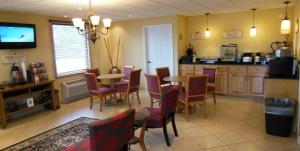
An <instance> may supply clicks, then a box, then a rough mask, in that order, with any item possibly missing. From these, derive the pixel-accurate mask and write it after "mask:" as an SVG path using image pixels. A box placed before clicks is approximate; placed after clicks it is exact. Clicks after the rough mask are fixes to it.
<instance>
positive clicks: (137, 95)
mask: <svg viewBox="0 0 300 151" xmlns="http://www.w3.org/2000/svg"><path fill="white" fill-rule="evenodd" d="M136 97H137V99H138V101H139V104H141V100H140V92H139V91H136Z"/></svg>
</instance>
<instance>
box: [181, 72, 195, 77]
mask: <svg viewBox="0 0 300 151" xmlns="http://www.w3.org/2000/svg"><path fill="white" fill-rule="evenodd" d="M180 75H181V76H192V75H195V73H194V71H180Z"/></svg>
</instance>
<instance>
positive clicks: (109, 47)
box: [103, 37, 121, 73]
mask: <svg viewBox="0 0 300 151" xmlns="http://www.w3.org/2000/svg"><path fill="white" fill-rule="evenodd" d="M103 40H104V44H105V48H106V52H107V54H108V58H109V62H110V65H111V69H110V70H109V73H121V70H120V69H119V68H118V61H119V52H120V42H121V40H120V37H119V40H118V47H117V57H116V64H115V65H114V64H113V58H112V55H111V52H112V50H113V47H112V42H111V40H110V39H109V38H103Z"/></svg>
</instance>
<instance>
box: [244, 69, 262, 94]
mask: <svg viewBox="0 0 300 151" xmlns="http://www.w3.org/2000/svg"><path fill="white" fill-rule="evenodd" d="M264 82H265V79H264V75H263V74H262V75H259V74H249V75H248V89H247V94H248V95H250V96H264Z"/></svg>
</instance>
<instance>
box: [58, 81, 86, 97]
mask: <svg viewBox="0 0 300 151" xmlns="http://www.w3.org/2000/svg"><path fill="white" fill-rule="evenodd" d="M61 92H62V98H63V102H64V103H68V102H71V101H75V100H79V99H82V98H85V97H87V96H88V88H87V84H86V80H85V79H78V80H73V81H67V82H62V83H61Z"/></svg>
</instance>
